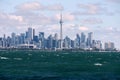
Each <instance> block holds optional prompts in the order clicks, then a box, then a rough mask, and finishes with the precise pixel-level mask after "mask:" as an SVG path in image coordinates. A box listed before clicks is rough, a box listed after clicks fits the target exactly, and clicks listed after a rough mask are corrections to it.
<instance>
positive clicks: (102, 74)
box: [0, 51, 120, 80]
mask: <svg viewBox="0 0 120 80" xmlns="http://www.w3.org/2000/svg"><path fill="white" fill-rule="evenodd" d="M86 76H87V77H86ZM0 78H2V79H3V80H11V79H13V80H21V79H23V80H30V79H33V80H80V79H85V80H86V79H90V80H93V79H108V80H112V79H120V53H119V52H65V51H63V52H62V51H58V52H45V51H0Z"/></svg>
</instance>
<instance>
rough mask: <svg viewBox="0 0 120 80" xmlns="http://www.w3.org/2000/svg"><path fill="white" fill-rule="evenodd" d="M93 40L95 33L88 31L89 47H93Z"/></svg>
mask: <svg viewBox="0 0 120 80" xmlns="http://www.w3.org/2000/svg"><path fill="white" fill-rule="evenodd" d="M92 40H93V33H92V32H90V33H88V38H87V47H88V48H92Z"/></svg>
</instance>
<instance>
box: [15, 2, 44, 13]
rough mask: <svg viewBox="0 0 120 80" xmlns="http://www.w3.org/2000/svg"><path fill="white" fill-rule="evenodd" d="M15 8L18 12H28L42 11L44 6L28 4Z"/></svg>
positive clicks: (37, 3) (34, 3) (33, 3)
mask: <svg viewBox="0 0 120 80" xmlns="http://www.w3.org/2000/svg"><path fill="white" fill-rule="evenodd" d="M16 8H17V9H18V10H20V11H30V10H39V9H44V6H43V5H41V4H40V3H39V2H29V3H24V4H21V5H19V6H17V7H16Z"/></svg>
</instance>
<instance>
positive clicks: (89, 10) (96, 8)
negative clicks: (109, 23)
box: [72, 3, 114, 15]
mask: <svg viewBox="0 0 120 80" xmlns="http://www.w3.org/2000/svg"><path fill="white" fill-rule="evenodd" d="M77 7H78V8H79V10H78V11H75V12H73V13H72V14H74V15H103V14H104V15H113V14H114V13H113V12H112V11H109V10H108V8H107V7H106V5H103V4H99V3H96V4H90V3H89V4H78V5H77Z"/></svg>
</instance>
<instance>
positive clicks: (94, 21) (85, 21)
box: [81, 17, 103, 24]
mask: <svg viewBox="0 0 120 80" xmlns="http://www.w3.org/2000/svg"><path fill="white" fill-rule="evenodd" d="M81 23H83V24H102V23H103V21H102V19H100V18H94V17H89V18H87V19H82V20H81Z"/></svg>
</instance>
